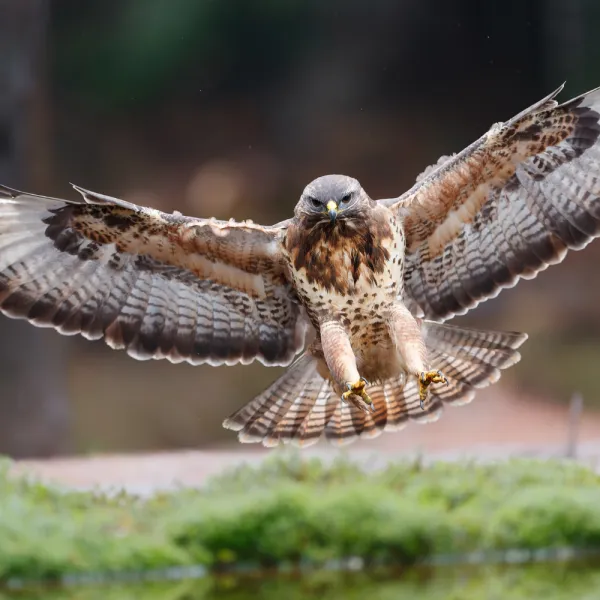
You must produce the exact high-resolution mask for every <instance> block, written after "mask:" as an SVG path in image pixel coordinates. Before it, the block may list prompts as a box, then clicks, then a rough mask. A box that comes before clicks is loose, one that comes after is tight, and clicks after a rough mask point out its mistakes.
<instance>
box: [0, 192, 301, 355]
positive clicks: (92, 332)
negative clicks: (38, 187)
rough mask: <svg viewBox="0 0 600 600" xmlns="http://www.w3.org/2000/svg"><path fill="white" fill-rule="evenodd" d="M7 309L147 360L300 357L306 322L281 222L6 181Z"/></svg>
mask: <svg viewBox="0 0 600 600" xmlns="http://www.w3.org/2000/svg"><path fill="white" fill-rule="evenodd" d="M0 193H1V195H0V309H1V310H2V312H4V313H5V314H7V315H9V316H11V317H16V318H25V319H28V320H29V321H31V322H32V323H34V324H36V325H39V326H45V327H54V328H56V329H58V330H59V331H60V332H61V333H64V334H75V333H82V334H83V335H84V336H86V337H87V338H89V339H99V338H105V339H106V342H107V343H108V344H109V345H110V346H112V347H113V348H125V349H126V350H127V351H128V352H129V354H131V355H132V356H134V357H135V358H138V359H148V358H167V359H169V360H171V361H172V362H181V361H187V362H189V363H192V364H200V363H204V362H207V363H210V364H233V363H236V362H242V363H247V362H250V361H252V360H254V359H255V358H258V359H259V360H261V361H262V362H264V363H265V364H289V363H290V362H291V361H292V360H293V358H294V356H295V354H297V352H298V351H299V350H301V349H302V347H303V345H304V334H305V330H306V323H305V322H304V320H303V317H302V316H301V314H300V307H299V305H298V302H297V300H296V298H295V296H294V294H293V291H292V290H291V288H290V286H289V284H288V283H287V281H286V279H285V277H284V276H283V266H282V264H281V262H280V260H279V258H278V255H277V250H276V249H277V245H276V239H277V235H279V231H278V230H277V229H269V228H260V227H259V226H253V225H251V224H234V223H223V222H218V221H207V220H200V219H191V218H189V217H180V216H174V215H167V214H165V213H160V212H159V211H156V210H152V209H145V208H142V207H136V206H135V205H131V204H129V203H126V202H123V201H119V200H116V199H110V198H109V197H106V196H98V197H97V196H96V195H94V194H93V193H92V192H86V191H82V193H83V194H84V198H85V199H86V200H87V202H86V203H82V202H78V203H77V202H65V201H62V200H55V199H52V198H46V197H40V196H33V195H29V194H22V193H20V192H16V191H14V190H10V189H8V188H0Z"/></svg>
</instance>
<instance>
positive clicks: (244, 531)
mask: <svg viewBox="0 0 600 600" xmlns="http://www.w3.org/2000/svg"><path fill="white" fill-rule="evenodd" d="M563 547H574V548H578V549H583V550H596V549H597V550H600V477H598V476H597V475H595V474H594V473H592V472H591V471H589V470H587V469H585V468H583V467H580V466H577V465H575V464H570V463H559V462H542V461H529V460H527V461H525V460H518V461H516V460H515V461H510V462H506V463H501V464H493V465H476V464H444V463H438V464H435V465H433V466H428V467H425V466H421V465H420V464H419V463H418V462H417V463H400V464H395V465H393V466H390V467H388V468H387V469H385V470H383V471H377V472H372V473H365V472H364V471H362V470H361V469H360V468H359V467H358V466H356V465H355V464H353V463H351V462H348V461H338V462H336V463H334V464H332V465H329V466H326V465H324V464H322V463H321V462H319V461H318V460H314V459H313V460H303V459H301V457H300V456H299V455H286V456H285V457H283V458H273V459H271V460H269V461H267V462H266V463H264V464H263V465H261V466H260V467H243V468H239V469H237V470H235V471H232V472H229V473H227V474H225V475H223V476H221V477H219V478H216V479H213V480H212V481H211V482H210V483H209V485H208V486H207V487H206V488H205V489H203V490H202V491H197V490H178V491H174V492H172V493H168V494H159V495H156V496H154V497H152V498H149V499H147V500H141V499H138V498H135V497H132V496H128V495H125V494H122V495H119V496H118V497H113V498H109V497H105V496H101V495H94V494H91V493H83V492H62V491H59V490H57V489H53V488H50V487H47V486H45V485H42V484H40V483H36V482H33V481H28V480H24V479H17V478H11V477H9V476H8V474H7V470H6V469H4V470H3V471H2V472H0V581H7V580H9V579H14V578H23V579H60V578H62V577H63V576H64V575H66V574H72V573H114V572H123V571H127V572H131V571H136V572H137V571H148V570H155V569H161V568H165V567H170V566H173V565H193V564H202V565H206V566H207V567H209V568H211V569H219V568H223V567H225V566H240V565H241V566H251V567H273V566H281V565H283V566H293V565H295V564H298V563H300V564H305V563H307V562H308V563H310V564H314V563H316V564H322V563H325V562H327V561H331V560H335V559H339V558H344V557H349V556H359V557H362V558H363V560H364V563H365V565H366V566H376V565H381V564H386V563H387V564H390V563H392V564H396V565H398V564H401V565H405V566H407V565H412V564H415V563H419V562H421V561H426V560H427V559H429V558H431V557H440V556H448V555H457V554H465V553H470V552H476V551H494V552H498V551H503V550H509V549H513V548H520V549H530V550H536V549H542V548H563Z"/></svg>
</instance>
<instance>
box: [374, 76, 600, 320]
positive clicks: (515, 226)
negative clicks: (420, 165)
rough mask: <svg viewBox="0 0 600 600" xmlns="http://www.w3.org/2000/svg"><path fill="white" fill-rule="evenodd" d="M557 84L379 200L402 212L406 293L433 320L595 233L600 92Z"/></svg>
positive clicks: (598, 223)
mask: <svg viewBox="0 0 600 600" xmlns="http://www.w3.org/2000/svg"><path fill="white" fill-rule="evenodd" d="M561 89H562V86H561V88H559V89H558V90H556V92H554V93H553V94H550V95H549V96H547V97H546V98H544V99H543V100H541V101H540V102H538V103H537V104H535V105H533V106H531V107H530V108H528V109H527V110H525V111H523V112H522V113H520V114H519V115H517V116H516V117H514V118H513V119H511V120H510V121H508V122H507V123H498V124H496V125H494V126H493V127H492V128H491V129H490V131H488V132H487V133H486V134H485V135H484V136H483V137H481V138H480V139H479V140H477V141H476V142H475V143H473V144H472V145H471V146H469V147H468V148H466V149H465V150H463V151H462V152H461V153H459V154H457V155H455V156H452V157H447V158H444V159H442V160H441V164H439V163H438V165H437V168H436V167H434V168H433V169H432V170H428V171H426V172H425V174H424V175H423V176H422V177H420V179H419V180H418V181H417V183H416V184H415V186H414V187H413V188H412V189H411V190H409V191H408V192H407V193H406V194H404V195H403V196H401V197H400V198H398V199H396V200H393V201H392V200H386V201H384V203H385V204H387V205H388V206H390V208H392V210H396V211H397V212H398V213H399V214H401V215H402V216H403V218H404V224H405V230H406V244H407V248H406V263H405V264H406V270H405V278H404V285H405V294H406V300H407V302H408V304H409V305H410V306H411V307H412V308H416V307H415V304H416V305H418V308H419V309H420V311H417V312H421V314H423V315H424V316H426V317H427V318H430V319H433V320H438V321H439V320H444V319H447V318H449V317H451V316H453V315H455V314H463V313H465V312H466V311H467V310H468V309H470V308H472V307H474V306H476V305H477V304H478V303H479V302H481V301H482V300H485V299H487V298H491V297H494V296H496V295H497V294H498V293H499V291H500V290H501V289H502V288H506V287H511V286H513V285H514V284H515V283H516V282H517V280H518V279H519V278H520V277H523V278H527V279H529V278H532V277H534V276H535V275H536V274H537V273H538V272H539V271H541V270H543V269H545V268H546V267H547V266H548V265H551V264H555V263H558V262H560V261H561V260H562V259H563V258H564V256H565V254H566V252H567V250H568V249H580V248H583V247H584V246H585V245H587V244H588V243H589V242H590V241H591V240H592V238H594V237H595V236H597V235H598V234H599V232H600V201H599V197H600V141H599V136H600V122H599V121H600V90H599V89H597V90H593V91H591V92H588V93H586V94H583V95H582V96H579V97H577V98H575V99H573V100H570V101H569V102H565V103H564V104H562V105H560V106H558V105H557V103H556V102H555V101H554V97H555V96H556V95H557V94H558V93H559V92H560V91H561Z"/></svg>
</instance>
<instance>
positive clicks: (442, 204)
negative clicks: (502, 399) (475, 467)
mask: <svg viewBox="0 0 600 600" xmlns="http://www.w3.org/2000/svg"><path fill="white" fill-rule="evenodd" d="M561 89H562V86H561V88H559V89H558V90H556V91H555V92H554V93H552V94H550V95H549V96H547V97H546V98H544V99H543V100H541V101H539V102H537V103H536V104H534V105H533V106H531V107H530V108H528V109H526V110H525V111H523V112H522V113H520V114H519V115H517V116H516V117H514V118H513V119H511V120H510V121H507V122H506V123H496V124H495V125H493V126H492V128H491V129H490V130H489V131H488V132H487V133H485V134H484V135H483V136H482V137H481V138H479V139H478V140H477V141H476V142H474V143H473V144H471V145H470V146H469V147H468V148H466V149H465V150H463V151H462V152H460V153H459V154H456V155H453V156H449V157H442V158H441V159H440V161H439V162H438V163H437V164H436V165H434V166H432V167H429V168H428V169H427V170H426V171H425V172H424V173H423V174H421V175H420V176H419V178H418V180H417V182H416V184H415V185H414V186H413V187H412V188H411V189H410V190H409V191H407V192H406V193H405V194H403V195H402V196H399V197H398V198H392V199H386V200H372V199H371V198H370V197H369V196H368V195H367V193H366V192H365V191H364V190H363V188H362V187H361V186H360V184H359V183H358V181H356V180H355V179H352V178H350V177H346V176H342V175H327V176H324V177H320V178H318V179H316V180H314V181H313V182H312V183H310V184H309V185H308V186H306V188H305V189H304V191H303V193H302V195H301V196H300V200H299V201H298V203H297V205H296V207H295V210H294V216H293V218H291V219H289V220H287V221H284V222H281V223H278V224H276V225H273V226H261V225H257V224H254V223H252V222H251V221H246V222H240V223H236V222H233V221H229V222H225V221H218V220H215V219H199V218H193V217H187V216H182V215H181V214H180V213H173V214H166V213H163V212H160V211H158V210H154V209H152V208H145V207H142V206H136V205H135V204H131V203H129V202H125V201H123V200H118V199H116V198H111V197H108V196H104V195H101V194H97V193H94V192H90V191H87V190H84V189H82V188H79V187H76V186H75V189H76V190H77V191H78V192H79V193H80V194H81V198H80V199H79V200H78V201H72V200H59V199H54V198H50V197H45V196H37V195H33V194H28V193H23V192H19V191H16V190H12V189H10V188H7V187H2V188H0V310H1V311H2V312H3V313H4V314H6V315H8V316H9V317H14V318H22V319H27V320H29V321H30V322H31V323H33V324H34V325H38V326H42V327H54V328H55V329H57V330H58V331H59V332H60V333H63V334H66V335H71V334H76V333H81V334H82V335H84V336H85V337H87V338H88V339H92V340H95V339H100V338H104V340H105V341H106V342H107V343H108V344H109V345H110V346H111V347H113V348H122V349H125V350H126V351H127V352H128V353H129V354H130V355H131V356H133V357H134V358H137V359H141V360H144V359H150V358H154V359H159V358H166V359H168V360H170V361H172V362H175V363H177V362H181V361H186V362H188V363H191V364H200V363H209V364H211V365H220V364H227V365H231V364H234V363H243V364H245V363H249V362H251V361H253V360H259V361H260V362H262V363H263V364H265V365H291V366H290V367H289V369H288V370H287V371H286V372H285V373H284V374H283V375H282V376H281V377H280V378H279V379H278V380H277V381H275V383H273V384H272V385H271V386H270V387H269V388H268V389H267V390H266V391H264V392H263V393H262V394H260V395H259V396H258V397H256V398H255V399H254V400H252V401H251V402H249V403H248V404H246V405H245V406H243V407H242V408H241V409H239V410H238V411H237V412H235V413H234V414H232V415H231V416H230V417H229V418H227V419H226V420H225V422H224V426H225V427H226V428H229V429H233V430H236V431H238V437H239V439H240V440H241V441H242V442H262V443H263V444H264V445H266V446H275V445H277V444H279V443H286V442H290V441H291V442H295V443H297V444H300V445H307V444H310V443H314V442H316V441H317V440H318V439H320V438H321V437H323V436H325V437H326V438H328V439H329V440H332V441H335V442H339V443H344V442H348V441H352V440H353V439H355V438H358V437H361V438H370V437H374V436H376V435H378V434H379V433H380V432H382V431H395V430H398V429H400V428H402V427H403V426H404V425H405V424H406V422H407V421H408V420H410V419H414V420H416V421H422V422H423V421H425V422H426V421H431V420H433V419H435V418H437V417H438V416H439V414H440V411H441V409H442V407H443V405H444V404H450V405H455V404H463V403H466V402H469V401H470V400H471V399H472V398H473V396H474V393H475V390H476V389H477V388H481V387H485V386H487V385H489V384H491V383H493V382H495V381H496V380H497V379H498V378H499V376H500V371H501V370H502V369H505V368H506V367H509V366H511V365H513V364H515V363H516V362H517V361H518V360H519V358H520V355H519V353H518V352H517V348H518V347H519V346H520V345H521V344H522V343H523V342H524V340H525V339H526V337H527V336H526V335H525V334H520V333H500V332H489V331H479V330H472V329H466V328H463V327H459V326H454V325H450V324H446V323H445V321H446V320H447V319H449V318H450V317H452V316H454V315H459V314H463V313H465V312H466V311H467V310H469V309H471V308H473V307H474V306H476V305H477V304H478V303H479V302H482V301H483V300H485V299H487V298H491V297H494V296H496V295H497V294H498V292H499V291H500V290H501V289H502V288H506V287H510V286H513V285H514V284H515V283H516V282H517V281H518V280H519V278H525V279H529V278H532V277H534V276H535V275H536V274H537V273H538V272H539V271H541V270H543V269H545V268H546V267H547V266H548V265H551V264H554V263H558V262H560V261H561V260H562V259H563V257H564V256H565V253H566V252H567V250H568V249H580V248H583V247H584V246H585V245H586V244H588V243H589V242H590V241H591V240H592V238H594V237H595V236H597V235H598V234H599V231H600V201H599V198H600V147H599V146H600V144H599V141H598V138H599V135H600V91H599V90H593V91H591V92H588V93H586V94H583V95H581V96H579V97H577V98H575V99H573V100H570V101H568V102H565V103H564V104H561V105H558V103H557V102H556V101H555V97H556V96H557V94H558V93H559V92H560V91H561Z"/></svg>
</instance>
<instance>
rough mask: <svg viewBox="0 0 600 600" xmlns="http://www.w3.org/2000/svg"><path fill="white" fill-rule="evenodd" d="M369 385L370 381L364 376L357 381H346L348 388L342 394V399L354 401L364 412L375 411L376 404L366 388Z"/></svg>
mask: <svg viewBox="0 0 600 600" xmlns="http://www.w3.org/2000/svg"><path fill="white" fill-rule="evenodd" d="M367 385H369V383H368V381H367V380H366V379H365V378H364V377H361V378H360V379H359V380H358V381H357V382H356V383H346V387H347V388H348V389H347V390H346V391H345V392H344V393H343V394H342V400H343V401H344V402H350V403H352V404H353V405H354V406H356V407H357V408H359V409H360V410H362V411H364V412H369V411H371V412H375V405H374V404H373V401H372V400H371V398H370V397H369V394H367V392H366V390H365V387H366V386H367Z"/></svg>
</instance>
